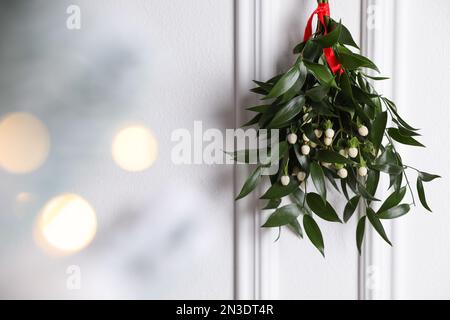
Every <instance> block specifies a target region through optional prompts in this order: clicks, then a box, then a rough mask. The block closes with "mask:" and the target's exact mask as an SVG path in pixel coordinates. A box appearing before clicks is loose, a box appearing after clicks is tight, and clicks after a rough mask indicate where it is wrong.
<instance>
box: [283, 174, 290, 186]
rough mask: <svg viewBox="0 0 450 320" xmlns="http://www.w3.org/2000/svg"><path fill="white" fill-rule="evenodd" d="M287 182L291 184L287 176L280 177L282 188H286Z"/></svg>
mask: <svg viewBox="0 0 450 320" xmlns="http://www.w3.org/2000/svg"><path fill="white" fill-rule="evenodd" d="M289 182H291V178H289V176H282V177H281V184H282V185H283V186H288V185H289Z"/></svg>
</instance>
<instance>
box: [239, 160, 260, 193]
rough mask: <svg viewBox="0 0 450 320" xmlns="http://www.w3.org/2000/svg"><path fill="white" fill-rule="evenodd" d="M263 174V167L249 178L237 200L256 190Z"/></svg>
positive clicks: (257, 169)
mask: <svg viewBox="0 0 450 320" xmlns="http://www.w3.org/2000/svg"><path fill="white" fill-rule="evenodd" d="M261 172H262V167H258V168H256V170H255V171H254V172H253V173H252V174H251V175H250V176H249V177H248V179H247V181H245V184H244V186H243V187H242V190H241V192H240V193H239V195H238V196H237V198H236V200H239V199H242V198H244V197H246V196H247V195H248V194H249V193H250V192H252V191H253V190H255V188H256V186H257V185H258V182H259V180H260V179H261Z"/></svg>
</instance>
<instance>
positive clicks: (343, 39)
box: [333, 21, 359, 49]
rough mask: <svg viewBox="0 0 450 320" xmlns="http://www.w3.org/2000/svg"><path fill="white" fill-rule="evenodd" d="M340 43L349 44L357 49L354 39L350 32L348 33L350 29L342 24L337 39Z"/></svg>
mask: <svg viewBox="0 0 450 320" xmlns="http://www.w3.org/2000/svg"><path fill="white" fill-rule="evenodd" d="M333 23H334V24H336V23H337V22H336V21H333ZM338 42H339V43H340V44H346V45H349V46H352V47H354V48H356V49H359V47H358V45H357V44H356V42H355V40H353V37H352V34H351V33H350V31H349V30H348V29H347V28H346V27H345V26H344V25H342V30H341V35H340V37H339V41H338Z"/></svg>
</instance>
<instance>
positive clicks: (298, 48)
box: [293, 42, 307, 54]
mask: <svg viewBox="0 0 450 320" xmlns="http://www.w3.org/2000/svg"><path fill="white" fill-rule="evenodd" d="M306 43H307V42H301V43H299V44H298V45H296V46H295V48H294V50H293V52H294V54H299V53H301V52H302V51H303V49H304V48H305V46H306Z"/></svg>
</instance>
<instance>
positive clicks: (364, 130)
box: [358, 126, 369, 137]
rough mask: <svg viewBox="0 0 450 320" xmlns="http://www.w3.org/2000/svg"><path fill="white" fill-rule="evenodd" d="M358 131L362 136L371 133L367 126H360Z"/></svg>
mask: <svg viewBox="0 0 450 320" xmlns="http://www.w3.org/2000/svg"><path fill="white" fill-rule="evenodd" d="M358 133H359V135H360V136H361V137H367V136H368V135H369V129H367V127H366V126H361V127H359V128H358Z"/></svg>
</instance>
